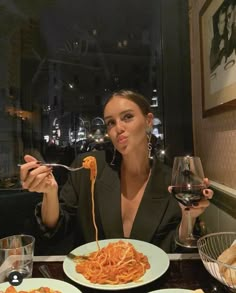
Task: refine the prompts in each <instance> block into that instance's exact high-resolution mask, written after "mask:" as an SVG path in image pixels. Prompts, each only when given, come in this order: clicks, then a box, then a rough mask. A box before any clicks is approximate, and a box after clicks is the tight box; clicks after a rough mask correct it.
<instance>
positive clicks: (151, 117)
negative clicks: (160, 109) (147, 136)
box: [146, 113, 154, 128]
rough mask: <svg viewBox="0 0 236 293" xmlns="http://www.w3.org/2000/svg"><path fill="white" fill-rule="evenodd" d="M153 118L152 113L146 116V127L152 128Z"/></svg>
mask: <svg viewBox="0 0 236 293" xmlns="http://www.w3.org/2000/svg"><path fill="white" fill-rule="evenodd" d="M153 118H154V115H153V114H152V113H148V114H147V119H146V121H147V127H150V128H152V126H153Z"/></svg>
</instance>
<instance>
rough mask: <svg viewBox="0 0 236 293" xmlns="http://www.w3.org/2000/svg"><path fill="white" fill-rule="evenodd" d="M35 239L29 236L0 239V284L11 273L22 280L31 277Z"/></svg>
mask: <svg viewBox="0 0 236 293" xmlns="http://www.w3.org/2000/svg"><path fill="white" fill-rule="evenodd" d="M34 245H35V238H34V237H33V236H31V235H12V236H8V237H5V238H2V239H0V283H1V282H5V281H7V280H8V276H9V274H10V273H11V272H14V271H16V272H18V273H20V274H21V275H22V277H23V278H30V277H32V271H33V256H34Z"/></svg>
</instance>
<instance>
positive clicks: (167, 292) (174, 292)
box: [149, 289, 193, 293]
mask: <svg viewBox="0 0 236 293" xmlns="http://www.w3.org/2000/svg"><path fill="white" fill-rule="evenodd" d="M191 292H193V290H187V289H160V290H155V291H151V292H149V293H191Z"/></svg>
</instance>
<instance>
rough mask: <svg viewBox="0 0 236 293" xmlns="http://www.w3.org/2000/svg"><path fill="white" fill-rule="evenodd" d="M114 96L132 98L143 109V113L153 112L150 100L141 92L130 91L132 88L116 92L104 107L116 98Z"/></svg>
mask: <svg viewBox="0 0 236 293" xmlns="http://www.w3.org/2000/svg"><path fill="white" fill-rule="evenodd" d="M114 97H123V98H124V99H127V100H130V101H132V102H134V103H135V104H136V105H137V106H138V107H139V108H140V110H141V112H142V113H143V115H147V114H148V113H151V112H152V110H151V107H150V104H149V102H148V100H147V99H146V98H145V97H144V96H142V95H141V94H139V93H136V92H133V91H130V90H120V91H118V92H114V93H113V94H112V95H111V96H110V97H109V98H108V99H107V100H106V102H105V105H104V108H103V109H105V107H106V105H107V104H108V103H109V102H110V101H111V100H112V99H113V98H114Z"/></svg>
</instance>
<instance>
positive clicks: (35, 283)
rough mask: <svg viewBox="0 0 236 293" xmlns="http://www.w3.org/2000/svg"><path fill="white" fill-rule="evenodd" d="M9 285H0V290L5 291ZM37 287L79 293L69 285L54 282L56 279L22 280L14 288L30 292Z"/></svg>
mask: <svg viewBox="0 0 236 293" xmlns="http://www.w3.org/2000/svg"><path fill="white" fill-rule="evenodd" d="M9 286H10V284H9V283H8V282H5V283H2V284H0V290H6V289H7V288H8V287H9ZM39 287H49V288H51V289H53V290H58V291H61V292H62V293H81V291H80V290H79V289H77V288H76V287H74V286H72V285H71V284H69V283H66V282H63V281H60V280H56V279H47V278H32V279H24V280H23V282H22V283H21V284H20V285H19V286H16V287H15V288H16V289H17V291H18V290H32V289H37V288H39Z"/></svg>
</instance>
